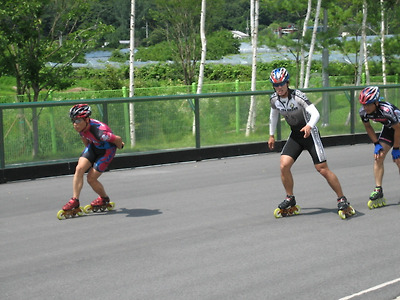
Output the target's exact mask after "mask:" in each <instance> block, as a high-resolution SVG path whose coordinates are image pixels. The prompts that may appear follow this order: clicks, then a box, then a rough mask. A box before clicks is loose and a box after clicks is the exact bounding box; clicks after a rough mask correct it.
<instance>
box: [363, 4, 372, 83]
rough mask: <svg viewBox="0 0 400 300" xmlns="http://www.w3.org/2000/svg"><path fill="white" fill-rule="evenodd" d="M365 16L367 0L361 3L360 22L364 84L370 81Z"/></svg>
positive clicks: (366, 14)
mask: <svg viewBox="0 0 400 300" xmlns="http://www.w3.org/2000/svg"><path fill="white" fill-rule="evenodd" d="M367 16H368V4H367V0H364V3H363V24H362V35H363V47H364V69H365V78H366V84H367V85H368V84H369V83H370V75H369V67H368V51H367Z"/></svg>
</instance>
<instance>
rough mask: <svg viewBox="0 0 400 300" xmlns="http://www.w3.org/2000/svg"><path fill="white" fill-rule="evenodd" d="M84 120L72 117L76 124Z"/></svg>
mask: <svg viewBox="0 0 400 300" xmlns="http://www.w3.org/2000/svg"><path fill="white" fill-rule="evenodd" d="M82 121H83V119H82V118H77V119H71V122H72V123H75V124H79V123H80V122H82Z"/></svg>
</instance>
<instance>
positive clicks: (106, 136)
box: [101, 133, 110, 142]
mask: <svg viewBox="0 0 400 300" xmlns="http://www.w3.org/2000/svg"><path fill="white" fill-rule="evenodd" d="M109 139H110V136H109V135H108V134H105V133H104V134H102V136H101V140H102V141H104V142H107V141H108V140H109Z"/></svg>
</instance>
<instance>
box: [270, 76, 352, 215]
mask: <svg viewBox="0 0 400 300" xmlns="http://www.w3.org/2000/svg"><path fill="white" fill-rule="evenodd" d="M269 80H270V81H271V83H272V85H273V87H274V90H275V93H273V94H272V95H271V98H270V102H271V112H270V125H269V134H270V136H269V140H268V147H269V148H270V149H271V150H273V149H274V146H275V136H274V134H275V130H276V127H277V122H278V119H279V114H281V115H282V116H283V117H284V118H285V120H286V122H287V123H288V124H289V126H290V127H291V133H290V136H289V138H288V140H287V142H286V143H285V145H284V147H283V149H282V152H281V158H280V169H281V180H282V184H283V187H284V189H285V191H286V198H285V200H283V202H282V203H281V204H279V206H278V207H279V208H280V209H286V208H290V207H293V206H295V205H296V200H295V196H294V193H293V186H294V181H293V176H292V172H291V167H292V166H293V164H294V162H295V161H296V159H297V158H298V157H299V156H300V154H301V152H302V151H303V150H307V151H308V152H309V153H310V155H311V157H312V160H313V162H314V166H315V168H316V170H317V171H318V172H319V173H320V174H321V175H322V176H323V177H324V178H325V179H326V181H327V182H328V184H329V185H330V187H331V188H332V190H333V191H334V192H335V193H336V196H337V205H338V210H339V211H340V210H341V211H343V210H345V209H347V208H348V207H349V205H350V203H349V202H348V201H347V199H346V197H345V196H344V194H343V191H342V187H341V185H340V182H339V179H338V178H337V176H336V175H335V174H334V173H333V172H332V171H331V170H330V169H329V168H328V164H327V161H326V156H325V151H324V147H323V145H322V141H321V138H320V134H319V131H318V128H317V127H316V126H315V125H316V124H317V122H318V120H319V116H320V115H319V112H318V110H317V108H316V107H315V106H314V104H312V103H311V102H310V100H308V98H307V96H306V95H305V94H304V93H303V92H301V91H299V90H296V89H290V88H289V73H288V72H287V70H286V69H285V68H278V69H275V70H273V71H272V72H271V75H270V77H269Z"/></svg>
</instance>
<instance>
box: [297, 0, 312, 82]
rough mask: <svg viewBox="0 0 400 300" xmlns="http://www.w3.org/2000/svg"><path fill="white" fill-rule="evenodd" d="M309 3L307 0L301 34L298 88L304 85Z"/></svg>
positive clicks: (309, 14)
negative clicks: (305, 42)
mask: <svg viewBox="0 0 400 300" xmlns="http://www.w3.org/2000/svg"><path fill="white" fill-rule="evenodd" d="M311 3H312V0H308V5H307V14H306V18H305V19H304V24H303V32H302V34H301V44H300V45H301V48H300V76H299V77H300V87H301V88H302V87H303V85H304V68H305V54H304V38H305V36H306V32H307V26H308V21H309V20H310V16H311Z"/></svg>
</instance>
